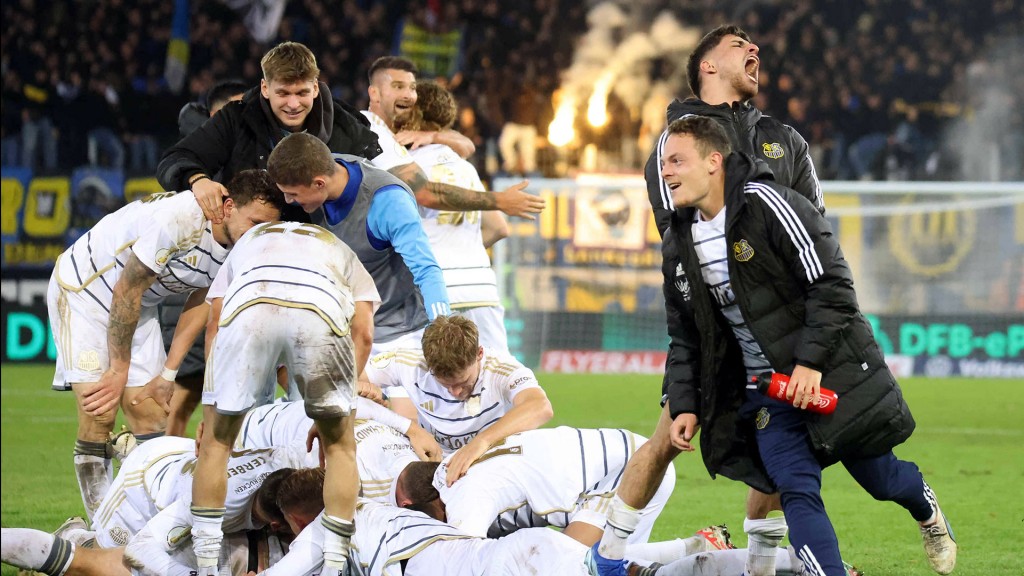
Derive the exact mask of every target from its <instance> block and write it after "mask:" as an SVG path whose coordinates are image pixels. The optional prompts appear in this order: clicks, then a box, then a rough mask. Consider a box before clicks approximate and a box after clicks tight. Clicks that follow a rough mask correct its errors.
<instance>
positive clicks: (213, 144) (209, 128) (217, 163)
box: [156, 104, 240, 223]
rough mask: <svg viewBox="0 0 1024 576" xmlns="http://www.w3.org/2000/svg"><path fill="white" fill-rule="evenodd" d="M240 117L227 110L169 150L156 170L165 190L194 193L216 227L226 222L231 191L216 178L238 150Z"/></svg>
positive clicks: (207, 216) (158, 179)
mask: <svg viewBox="0 0 1024 576" xmlns="http://www.w3.org/2000/svg"><path fill="white" fill-rule="evenodd" d="M231 106H240V105H237V104H234V105H231ZM236 116H238V114H236V113H234V111H233V110H232V111H230V112H229V111H228V110H227V109H226V107H225V109H224V110H221V111H220V112H219V113H217V114H215V115H214V116H213V117H212V118H210V119H209V120H207V121H206V122H204V123H203V125H202V126H200V127H199V128H196V130H195V131H193V132H192V133H191V134H189V135H188V136H186V137H184V138H182V139H181V140H179V141H178V143H177V144H175V145H174V146H171V147H170V148H168V149H167V151H166V152H164V155H163V156H162V157H161V158H160V163H159V164H158V165H157V169H156V175H157V181H159V182H160V185H161V186H163V187H164V190H177V191H181V190H192V191H193V192H194V193H195V195H196V201H197V202H198V203H199V206H200V207H201V208H202V209H203V214H204V215H206V218H207V219H208V220H210V221H212V222H214V223H219V222H220V221H221V220H222V219H223V218H224V208H223V201H224V200H223V197H224V196H225V195H227V191H226V190H225V188H224V186H222V185H221V184H220V183H218V182H214V181H213V180H212V178H213V176H214V175H215V174H216V173H217V172H219V171H220V169H221V168H223V167H224V166H225V165H226V164H227V162H228V159H229V158H230V155H231V151H232V150H233V149H234V144H235V139H236V131H237V127H236V126H235V122H236Z"/></svg>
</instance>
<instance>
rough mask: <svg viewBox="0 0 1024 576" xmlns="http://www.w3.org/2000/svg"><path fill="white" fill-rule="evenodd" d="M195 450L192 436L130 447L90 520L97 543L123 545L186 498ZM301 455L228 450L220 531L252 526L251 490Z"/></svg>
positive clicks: (301, 450) (283, 450)
mask: <svg viewBox="0 0 1024 576" xmlns="http://www.w3.org/2000/svg"><path fill="white" fill-rule="evenodd" d="M195 448H196V447H195V441H194V440H191V439H188V438H178V437H174V436H164V437H161V438H155V439H153V440H150V441H148V442H145V443H143V444H142V445H140V446H139V447H137V448H136V449H135V450H132V452H131V454H129V455H128V457H127V458H125V460H124V463H123V464H122V465H121V469H120V470H119V471H118V473H117V477H116V478H115V479H114V482H113V483H112V484H111V487H110V490H109V491H108V492H107V494H106V496H105V497H104V498H103V502H102V503H101V504H100V508H99V510H98V511H97V514H96V518H95V519H93V528H94V529H95V530H96V531H97V533H98V534H99V533H100V532H102V533H104V535H105V536H103V537H101V538H100V539H101V540H103V541H101V545H105V546H114V545H121V546H123V545H124V544H125V540H126V538H127V536H130V535H132V534H135V533H136V532H138V531H139V530H141V529H142V527H143V526H144V525H145V524H146V522H148V521H149V519H150V518H152V517H153V516H155V515H156V514H157V513H158V512H159V511H161V510H163V509H164V508H167V507H168V506H170V505H172V504H174V503H175V502H176V501H179V500H180V501H183V502H185V503H188V502H191V501H192V481H193V476H192V475H193V473H194V472H195V469H196V464H197V460H196V455H195ZM305 453H306V449H305V446H291V447H288V446H284V447H275V448H268V449H261V450H241V451H235V452H232V453H231V457H230V459H229V460H228V467H227V476H228V486H227V488H228V492H227V499H226V501H225V508H226V511H225V513H224V532H225V533H227V532H234V531H237V530H249V529H252V528H255V527H256V526H253V525H252V519H251V517H250V516H251V514H250V511H251V509H252V495H253V493H255V491H256V489H257V488H259V486H260V485H261V484H262V482H263V478H264V477H266V476H267V475H268V474H270V473H271V472H274V471H275V470H280V469H281V468H302V467H304V466H305V460H304V457H305ZM107 537H109V542H108V541H107V540H105V538H107Z"/></svg>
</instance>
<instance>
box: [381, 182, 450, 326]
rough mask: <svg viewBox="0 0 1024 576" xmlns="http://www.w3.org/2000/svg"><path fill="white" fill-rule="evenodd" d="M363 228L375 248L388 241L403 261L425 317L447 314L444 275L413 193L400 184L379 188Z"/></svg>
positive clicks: (432, 318) (446, 291)
mask: <svg viewBox="0 0 1024 576" xmlns="http://www.w3.org/2000/svg"><path fill="white" fill-rule="evenodd" d="M366 227H367V228H368V232H369V233H370V236H371V242H372V243H373V244H374V246H375V247H378V246H379V244H378V242H380V243H387V244H390V245H391V246H392V247H393V248H394V249H395V252H398V253H399V254H400V255H401V256H402V259H403V260H405V265H406V266H408V267H409V271H410V272H412V277H413V280H415V282H416V286H418V287H419V289H420V294H422V295H423V305H424V307H425V308H426V309H427V317H428V318H430V320H431V321H433V320H434V318H436V317H438V316H446V315H448V313H449V311H450V309H449V306H448V290H447V289H446V288H445V285H444V276H443V275H442V274H441V267H440V266H438V264H437V259H436V258H434V251H433V250H431V249H430V241H429V240H428V239H427V233H426V232H424V231H423V224H422V223H421V222H420V213H419V210H418V209H417V207H416V202H415V200H413V198H412V195H411V194H409V192H408V191H406V190H405V189H403V188H401V187H399V186H388V187H385V188H383V189H381V190H380V191H378V192H377V194H376V195H374V197H373V201H372V202H371V203H370V212H369V214H367V219H366ZM374 240H376V242H373V241H374Z"/></svg>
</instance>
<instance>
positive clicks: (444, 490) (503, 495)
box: [433, 426, 646, 537]
mask: <svg viewBox="0 0 1024 576" xmlns="http://www.w3.org/2000/svg"><path fill="white" fill-rule="evenodd" d="M645 441H646V438H644V437H643V436H639V435H637V434H634V433H632V432H630V431H628V430H621V429H603V428H602V429H578V428H569V427H565V426H560V427H558V428H545V429H541V430H530V431H527V432H520V433H518V434H513V435H511V436H509V437H508V438H506V439H505V441H504V442H502V443H501V444H498V445H496V446H494V447H492V448H491V449H490V450H488V451H487V452H486V453H484V455H483V456H481V457H480V458H479V459H478V460H477V461H476V462H475V463H474V464H473V466H471V467H470V468H469V470H468V471H467V472H466V475H465V476H463V477H462V478H460V479H459V480H458V481H457V482H455V483H454V484H452V485H451V486H448V485H447V482H446V478H445V477H446V476H447V474H448V461H449V460H450V459H451V456H448V457H447V458H445V460H444V461H442V463H441V465H440V466H438V467H437V472H436V473H435V474H434V482H433V483H434V488H436V489H437V491H438V492H439V493H440V495H441V500H442V501H443V502H444V503H445V507H446V509H447V514H448V523H449V524H451V525H452V526H455V527H456V528H458V529H460V530H462V531H464V532H466V533H468V534H472V535H474V536H480V537H484V536H487V534H488V529H489V528H490V527H491V525H492V524H493V523H495V521H496V519H497V518H498V516H499V515H500V514H502V513H503V512H506V511H511V510H516V509H519V508H521V507H522V506H523V505H524V504H526V505H528V506H529V507H530V508H531V509H532V511H533V513H534V514H536V515H537V516H539V517H542V518H544V519H545V520H546V521H547V523H548V524H549V525H551V526H559V527H563V528H564V527H565V526H567V525H568V524H569V522H570V521H571V519H572V517H573V515H574V513H575V512H577V511H578V508H579V506H580V505H581V504H582V501H583V500H584V499H585V497H586V496H588V495H595V492H598V491H599V492H600V493H601V494H602V495H603V494H605V493H614V492H615V489H616V488H617V487H618V483H619V481H620V480H621V477H622V472H623V470H624V469H625V466H626V461H627V460H629V457H630V456H632V454H633V452H635V451H636V449H637V447H638V446H640V445H642V444H643V443H644V442H645Z"/></svg>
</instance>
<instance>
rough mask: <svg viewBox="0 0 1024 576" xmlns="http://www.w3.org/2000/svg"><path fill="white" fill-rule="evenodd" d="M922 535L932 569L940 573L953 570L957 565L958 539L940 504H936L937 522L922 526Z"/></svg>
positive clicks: (947, 572)
mask: <svg viewBox="0 0 1024 576" xmlns="http://www.w3.org/2000/svg"><path fill="white" fill-rule="evenodd" d="M921 537H922V538H924V551H925V553H926V554H927V555H928V563H929V564H931V567H932V570H935V571H936V572H938V573H939V574H949V573H950V572H952V571H953V568H954V567H955V566H956V539H955V537H954V536H953V529H952V528H951V527H950V526H949V521H948V520H946V515H945V514H943V513H942V510H941V509H939V506H938V504H936V505H935V523H934V524H932V525H930V526H921Z"/></svg>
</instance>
